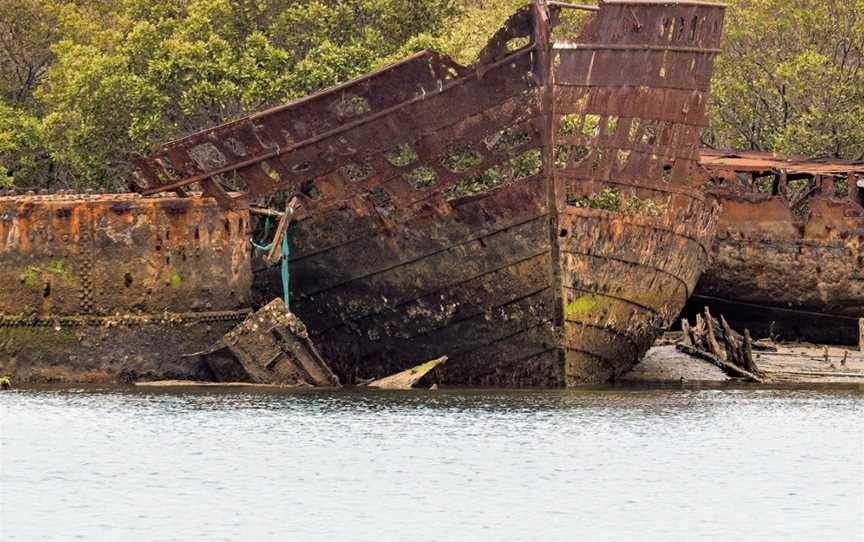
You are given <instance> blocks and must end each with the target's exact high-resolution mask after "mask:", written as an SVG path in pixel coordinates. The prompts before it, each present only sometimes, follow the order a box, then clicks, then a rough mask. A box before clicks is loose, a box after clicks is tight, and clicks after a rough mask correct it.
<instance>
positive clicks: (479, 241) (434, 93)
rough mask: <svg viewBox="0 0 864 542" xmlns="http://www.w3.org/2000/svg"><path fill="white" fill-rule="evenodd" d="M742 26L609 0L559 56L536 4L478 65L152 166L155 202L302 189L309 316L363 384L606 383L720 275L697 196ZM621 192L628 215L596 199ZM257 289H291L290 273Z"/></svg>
mask: <svg viewBox="0 0 864 542" xmlns="http://www.w3.org/2000/svg"><path fill="white" fill-rule="evenodd" d="M722 14H723V8H722V6H719V5H716V4H707V3H702V2H622V1H610V2H604V3H603V4H602V5H601V6H600V7H599V11H598V13H597V14H596V15H594V16H593V18H592V20H591V21H589V23H588V24H587V26H586V27H585V28H586V29H585V31H584V32H583V33H582V35H580V36H578V37H575V38H574V40H573V41H572V42H569V41H563V42H559V41H556V40H553V39H552V37H551V32H552V31H553V29H554V27H555V25H554V22H555V19H556V18H557V17H558V15H559V14H558V7H554V6H551V7H547V6H546V5H545V3H543V2H537V3H535V4H534V5H533V6H529V7H527V8H525V9H523V10H521V11H520V12H519V13H517V14H516V15H515V16H514V17H513V18H511V20H510V21H509V22H508V23H507V25H506V26H505V27H504V28H503V29H502V30H501V31H500V32H499V33H498V34H497V35H496V36H495V37H494V38H493V39H492V41H491V42H490V44H489V45H488V46H487V48H486V49H485V50H484V51H483V53H482V54H481V58H480V60H479V61H478V63H477V64H475V65H473V66H471V67H463V66H459V65H456V64H455V63H453V62H452V61H450V60H448V59H445V58H442V57H440V56H438V55H435V54H434V53H429V52H424V53H420V54H418V55H416V56H414V57H411V58H409V59H406V60H405V61H402V62H400V63H398V64H397V65H395V66H393V67H390V68H387V69H385V70H382V71H380V72H376V73H373V74H370V75H368V76H366V77H363V78H361V79H358V80H355V81H351V82H348V83H346V84H344V85H341V86H339V87H336V88H334V89H330V90H328V91H325V92H322V93H319V94H316V95H313V96H310V97H309V98H307V99H305V100H302V101H300V102H296V103H293V104H287V105H285V106H281V107H278V108H275V109H273V110H270V111H265V112H262V113H258V114H255V115H253V116H250V117H247V118H245V119H241V120H239V121H237V122H235V123H232V124H228V125H224V126H221V127H218V128H215V129H213V130H209V131H205V132H202V133H200V134H195V135H193V136H190V137H188V138H185V139H183V140H180V141H177V142H175V143H172V144H169V145H167V146H166V147H165V148H164V149H162V150H161V151H159V152H158V153H157V154H155V155H154V156H152V157H150V158H147V159H143V160H141V162H140V171H141V174H142V178H143V179H145V182H146V183H147V184H148V188H146V189H145V190H146V191H160V190H182V189H183V187H186V186H188V185H190V184H199V185H200V186H201V187H202V189H203V190H205V192H206V191H209V192H210V193H212V194H213V195H214V196H216V197H218V198H220V200H221V201H223V203H224V204H225V205H227V206H242V205H245V203H246V202H248V201H250V200H253V199H255V198H259V197H262V196H266V195H268V194H272V193H274V192H277V191H284V192H286V193H288V194H297V195H299V197H300V198H301V200H302V202H303V207H302V208H301V209H300V210H299V212H298V214H297V221H296V222H295V223H294V224H293V225H292V227H291V232H290V235H291V244H292V251H291V254H292V256H291V258H292V259H291V277H292V283H291V285H292V286H291V287H292V296H293V297H292V309H293V310H295V311H296V312H297V313H298V314H299V315H300V317H301V318H302V319H303V320H304V321H305V322H306V324H307V326H308V328H309V330H310V333H311V334H312V335H313V339H314V341H315V342H316V344H318V345H320V348H321V351H322V354H323V355H324V357H325V358H327V359H328V361H329V362H330V363H331V364H332V366H333V368H334V370H335V371H336V373H337V374H339V376H340V377H341V378H342V379H343V381H345V382H351V381H353V380H356V379H362V378H372V377H380V376H381V375H383V374H390V373H394V372H397V371H400V370H404V369H406V368H409V367H413V366H415V365H417V364H418V363H420V362H423V361H426V360H428V359H433V358H436V357H438V356H441V355H447V356H449V361H448V363H447V364H446V367H444V368H443V369H442V373H443V374H442V378H443V380H444V382H445V383H448V384H451V385H477V386H485V385H495V386H512V387H518V386H543V387H558V386H565V385H576V384H580V383H592V382H600V381H606V380H609V379H610V378H613V377H614V376H615V375H617V374H620V373H622V372H624V371H626V370H627V369H628V368H629V367H631V366H632V365H633V364H634V363H636V362H637V361H638V359H639V357H640V356H641V354H642V353H643V352H644V351H645V349H647V346H648V345H649V344H650V342H651V340H652V339H653V337H654V334H655V333H656V332H657V330H658V329H660V328H661V327H662V326H663V325H665V323H666V322H667V320H668V317H670V316H673V315H674V314H676V313H677V312H678V310H679V309H680V307H681V305H683V303H684V301H685V300H686V297H687V296H688V295H689V293H690V292H691V291H692V288H693V285H694V283H695V281H696V278H697V277H698V275H699V273H700V272H701V269H702V267H703V265H704V263H705V258H706V254H707V249H706V246H707V241H706V239H710V238H711V237H712V236H713V226H714V217H715V209H714V207H713V206H712V205H711V204H708V203H706V202H705V198H704V197H703V196H702V195H701V194H700V193H699V192H698V191H697V190H695V189H694V188H693V187H691V186H689V184H688V182H689V180H690V178H691V175H690V173H691V172H690V168H691V167H692V166H693V164H694V163H695V160H696V152H697V144H698V136H699V129H700V128H701V126H702V125H703V123H704V102H705V99H704V98H705V95H706V93H707V90H708V82H709V80H710V74H711V68H712V62H713V58H714V56H715V55H716V53H717V45H718V43H719V35H720V28H721V26H722ZM522 38H528V44H527V45H523V46H521V47H519V48H516V49H510V48H508V47H507V44H508V42H511V41H512V40H513V39H522ZM565 116H567V117H568V119H563V118H562V117H565ZM569 117H572V119H571V118H569ZM612 117H614V122H615V124H616V127H617V131H616V129H615V127H613V126H612ZM571 124H572V125H573V126H576V127H578V128H575V130H576V131H575V132H574V131H572V127H571ZM562 126H565V127H567V128H566V130H565V129H564V128H562ZM565 154H566V157H565V156H564V155H565ZM514 160H517V161H519V162H518V164H521V165H522V169H521V170H519V174H517V175H509V176H508V175H503V176H504V177H507V179H506V181H505V182H503V183H501V182H498V180H496V179H499V177H501V176H502V175H497V174H499V173H501V172H502V170H508V168H509V169H514V168H515V169H519V167H517V166H518V164H517V166H514ZM532 162H536V167H524V164H525V163H529V164H530V163H532ZM557 166H560V167H557ZM499 180H500V179H499ZM228 185H230V186H231V187H232V188H237V189H239V190H240V191H241V192H243V194H245V195H244V196H242V197H239V198H234V197H229V198H226V197H225V196H224V195H219V192H220V191H224V186H228ZM609 187H612V188H614V190H616V191H617V192H618V193H619V195H620V198H621V199H620V201H619V204H620V208H616V209H613V210H605V211H604V210H597V209H591V208H585V207H584V206H583V207H580V206H578V205H576V203H575V202H576V200H578V199H579V198H589V199H590V198H591V197H593V196H594V195H596V194H597V193H599V192H601V191H602V190H604V189H605V188H609ZM571 200H573V201H571ZM628 202H631V203H632V202H641V203H640V204H641V205H644V206H646V207H649V208H650V209H651V210H652V211H653V212H651V213H646V212H641V211H639V209H636V207H638V205H637V206H633V205H631V204H630V203H628ZM627 205H630V207H626V206H627ZM634 209H635V210H634ZM255 283H256V287H257V288H258V290H259V292H258V293H259V295H260V296H261V299H260V300H261V301H262V302H263V301H266V300H267V299H268V298H272V297H275V296H276V295H278V294H279V293H280V291H279V288H280V281H279V279H278V275H277V272H276V271H275V270H272V269H266V268H261V269H258V270H257V272H256V279H255ZM584 295H588V296H592V300H593V299H595V298H596V300H597V302H596V303H593V304H591V307H590V308H589V309H586V310H583V311H582V312H580V311H578V310H574V309H573V307H574V303H575V302H577V301H578V300H579V299H580V298H582V297H583V296H584ZM580 303H582V304H580ZM585 305H586V304H585V303H583V302H578V303H576V306H577V307H583V306H585ZM568 311H569V316H568Z"/></svg>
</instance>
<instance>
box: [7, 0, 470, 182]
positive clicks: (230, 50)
mask: <svg viewBox="0 0 864 542" xmlns="http://www.w3.org/2000/svg"><path fill="white" fill-rule="evenodd" d="M0 1H2V2H4V10H3V14H2V16H0V38H3V39H0V46H5V44H6V42H8V41H9V39H6V38H8V37H9V36H19V35H24V36H26V37H27V38H28V39H27V40H23V41H22V43H23V42H26V47H24V46H22V47H19V48H18V49H15V50H10V49H9V48H8V47H5V48H3V49H0V75H2V78H0V92H2V95H3V98H4V103H5V104H8V105H5V106H4V108H3V109H2V110H0V128H3V129H4V131H3V132H2V133H3V135H2V136H0V137H2V139H0V141H2V143H0V144H2V145H3V147H2V149H0V158H2V161H0V179H2V181H0V182H4V183H7V184H8V183H10V182H14V183H15V184H18V185H29V184H32V183H34V182H36V183H37V184H39V185H41V186H55V187H56V186H73V187H76V188H81V187H87V186H91V187H100V188H109V189H124V188H126V187H127V185H128V183H129V180H130V172H129V169H128V164H127V162H126V157H127V156H128V154H129V153H130V152H134V151H138V152H141V151H146V150H147V149H148V148H149V146H150V145H152V144H154V143H157V142H161V141H165V140H166V139H170V138H172V137H177V136H181V135H184V134H186V133H190V132H193V131H196V130H199V129H202V128H204V127H208V126H212V125H214V124H217V123H220V122H225V121H227V120H231V119H234V118H237V117H239V116H242V115H244V114H247V113H250V112H253V111H256V110H260V109H263V108H266V107H270V106H273V105H276V104H279V103H283V102H285V101H288V100H291V99H295V98H298V97H301V96H304V95H306V94H309V93H311V92H314V91H316V90H318V89H320V88H322V87H325V86H329V85H333V84H336V83H340V82H342V81H345V80H347V79H350V78H352V77H355V76H357V75H360V74H362V73H364V72H367V71H369V70H371V69H373V68H374V67H375V66H377V65H378V63H379V62H381V60H382V59H385V58H388V57H390V56H391V55H394V54H397V53H399V52H400V51H402V50H403V48H404V47H406V46H407V45H408V44H409V42H411V43H414V44H415V45H414V46H417V44H419V43H420V42H422V41H424V40H425V41H426V42H430V43H431V42H434V40H435V39H436V37H437V35H438V34H439V33H440V32H441V30H442V29H443V28H445V24H444V23H445V21H447V20H450V18H452V17H453V16H455V15H456V13H457V8H456V5H455V2H454V0H425V1H424V2H420V3H417V2H413V1H411V0H352V1H349V0H301V1H297V2H284V1H279V0H101V1H100V2H85V1H83V0H80V1H77V2H70V1H63V0H0ZM5 3H10V5H13V7H15V10H14V14H13V12H12V11H7V10H5V5H6V4H5ZM13 15H15V17H13ZM46 28H50V29H51V31H50V32H45V29H46ZM421 38H422V39H421ZM418 40H419V41H418ZM21 59H29V60H30V61H31V63H32V64H33V65H34V66H38V67H42V68H40V69H41V71H39V73H38V78H37V80H36V81H35V82H29V83H26V84H25V83H24V82H21V81H19V80H18V79H16V78H15V77H12V75H14V74H15V70H14V69H13V67H14V66H16V65H18V64H21ZM49 64H50V67H48V68H47V71H46V70H45V69H43V68H45V67H47V66H48V65H49ZM18 95H22V96H25V98H26V99H20V100H19V99H18V98H15V96H18ZM30 98H32V100H30V102H27V100H28V99H30ZM18 103H22V104H25V105H26V107H23V108H18V107H17V106H16V105H15V104H18ZM10 107H12V108H15V109H14V111H12V112H10V111H9V108H10ZM28 115H29V116H28ZM24 120H28V121H33V120H35V125H33V123H32V122H29V124H27V123H25V124H27V126H28V127H32V128H34V129H35V131H34V130H30V131H26V132H25V133H26V137H25V136H19V135H15V136H14V137H13V136H10V135H9V133H8V132H12V133H15V132H17V131H18V130H17V129H15V128H14V127H15V126H18V125H20V124H21V123H22V122H24ZM31 125H33V126H31ZM35 133H38V135H39V137H38V138H34V134H35ZM22 138H25V139H26V140H27V141H26V142H25V141H21V139H22ZM10 139H14V141H12V142H11V143H10V142H9V140H10ZM31 140H32V141H31ZM28 153H29V155H31V156H30V158H26V156H27V155H28ZM43 157H50V163H51V164H52V165H53V166H54V167H52V169H51V170H50V172H49V173H50V174H48V175H45V176H44V177H42V178H41V179H39V178H37V177H36V175H35V173H34V172H32V170H33V169H34V165H33V163H34V162H39V159H41V158H43ZM40 163H41V162H40Z"/></svg>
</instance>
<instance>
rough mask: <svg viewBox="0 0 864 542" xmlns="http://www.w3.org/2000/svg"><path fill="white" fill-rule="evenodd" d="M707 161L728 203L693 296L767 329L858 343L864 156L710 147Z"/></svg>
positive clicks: (712, 189)
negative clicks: (794, 154) (845, 157)
mask: <svg viewBox="0 0 864 542" xmlns="http://www.w3.org/2000/svg"><path fill="white" fill-rule="evenodd" d="M700 163H701V166H702V169H703V172H702V175H703V176H704V180H705V181H707V184H706V188H707V192H708V194H710V195H711V196H712V197H715V198H716V199H717V200H718V201H719V202H720V203H721V204H722V208H723V212H722V214H721V217H720V223H719V228H718V234H717V238H716V240H715V243H714V249H713V251H714V260H713V263H712V265H711V266H710V268H709V269H708V270H707V271H706V272H705V274H704V276H703V277H702V280H701V282H700V284H699V288H698V290H697V296H696V298H694V301H693V303H692V304H691V305H702V304H708V305H711V306H712V307H713V308H714V309H715V310H716V311H722V313H723V314H724V315H725V316H726V317H727V318H728V319H729V320H730V322H733V323H734V325H737V326H739V327H748V328H750V329H751V331H753V332H754V333H755V334H757V335H761V336H768V335H773V336H775V337H782V338H786V339H790V340H795V339H805V340H809V341H817V342H825V343H835V344H856V343H857V341H858V319H859V318H862V317H864V207H862V204H864V162H852V161H844V160H836V159H821V160H812V159H806V158H801V157H786V156H781V155H776V154H769V153H762V152H719V151H713V150H703V151H702V153H701V160H700ZM690 310H691V311H692V310H699V309H698V308H695V307H691V308H690Z"/></svg>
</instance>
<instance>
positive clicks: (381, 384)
mask: <svg viewBox="0 0 864 542" xmlns="http://www.w3.org/2000/svg"><path fill="white" fill-rule="evenodd" d="M446 361H447V356H441V357H440V358H437V359H433V360H432V361H427V362H426V363H423V364H421V365H418V366H416V367H412V368H411V369H408V370H406V371H402V372H401V373H396V374H395V375H390V376H386V377H384V378H379V379H378V380H373V381H372V382H370V383H368V384H367V385H366V386H367V387H369V388H376V389H382V390H410V389H411V388H413V387H414V386H416V385H417V383H418V382H420V380H421V379H422V378H423V377H424V376H426V375H427V374H428V373H429V372H430V371H432V370H433V369H435V368H436V367H438V366H439V365H441V364H443V363H445V362H446Z"/></svg>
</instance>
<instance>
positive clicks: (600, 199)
mask: <svg viewBox="0 0 864 542" xmlns="http://www.w3.org/2000/svg"><path fill="white" fill-rule="evenodd" d="M567 203H569V204H570V205H572V206H574V207H585V208H587V209H600V210H603V211H617V210H618V209H619V208H620V207H621V194H620V193H619V192H618V190H617V189H616V188H615V187H612V186H607V187H606V188H604V189H603V190H601V191H600V192H597V193H596V194H592V195H590V196H582V197H578V198H570V199H569V200H568V201H567Z"/></svg>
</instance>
